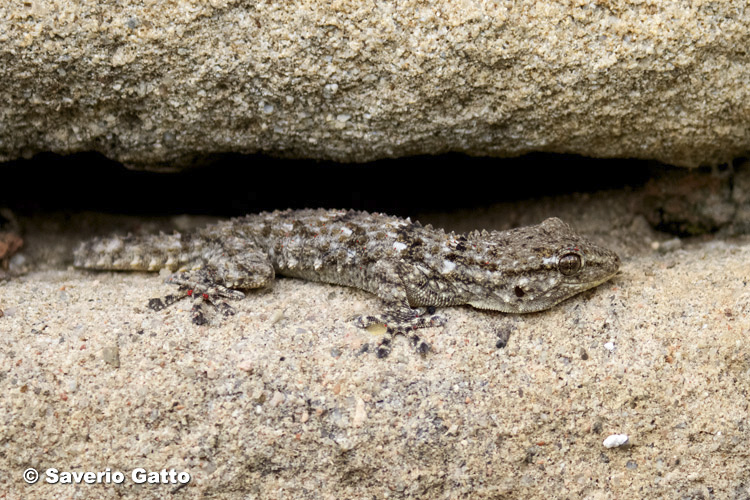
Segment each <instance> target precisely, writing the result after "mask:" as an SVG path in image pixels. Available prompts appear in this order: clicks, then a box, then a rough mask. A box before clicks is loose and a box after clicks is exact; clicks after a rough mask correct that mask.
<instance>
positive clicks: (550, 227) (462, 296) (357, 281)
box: [74, 209, 620, 357]
mask: <svg viewBox="0 0 750 500" xmlns="http://www.w3.org/2000/svg"><path fill="white" fill-rule="evenodd" d="M619 264H620V259H619V257H618V256H617V254H616V253H615V252H613V251H611V250H608V249H606V248H603V247H601V246H598V245H596V244H594V243H592V242H590V241H589V240H587V239H585V238H584V237H582V236H580V235H578V234H577V233H575V232H574V231H573V230H572V229H571V228H570V226H568V225H567V224H565V223H564V222H562V221H561V220H560V219H558V218H549V219H546V220H545V221H543V222H542V223H540V224H538V225H534V226H527V227H520V228H516V229H511V230H508V231H486V230H483V231H473V232H471V233H468V234H455V233H452V232H451V233H447V232H445V231H444V230H442V229H435V228H433V227H432V226H430V225H427V226H423V225H422V224H420V223H419V222H412V221H411V220H410V219H408V218H407V219H402V218H399V217H394V216H389V215H386V214H381V213H368V212H362V211H354V210H328V209H304V210H291V209H289V210H283V211H278V210H277V211H274V212H264V213H260V214H252V215H247V216H244V217H239V218H234V219H230V220H227V221H221V222H218V223H216V224H211V225H208V226H206V227H204V228H200V229H197V230H194V231H192V232H185V233H174V234H159V235H143V236H132V235H128V236H111V237H104V238H102V237H99V238H95V239H92V240H90V241H87V242H84V243H82V244H81V245H80V246H79V247H78V249H77V250H76V251H75V253H74V265H75V267H78V268H84V269H92V270H120V271H151V272H155V271H160V270H162V269H167V270H169V271H170V272H172V273H173V274H172V275H171V276H170V277H169V278H168V279H167V282H169V283H171V284H174V285H177V286H178V287H179V289H180V291H181V293H179V294H176V295H174V294H170V295H167V296H166V297H163V298H153V299H151V300H150V301H149V303H148V306H149V308H150V309H152V310H156V311H158V310H161V309H164V308H165V307H167V306H169V305H171V304H173V303H174V302H176V301H178V300H181V299H183V298H186V297H189V296H192V297H194V298H196V299H197V300H196V304H195V305H194V306H193V309H192V321H193V322H194V323H196V324H199V325H202V324H206V323H207V322H208V320H207V312H208V311H207V310H206V304H208V305H209V306H213V308H214V309H217V310H219V311H221V312H223V313H224V314H225V315H231V314H233V313H234V309H233V308H232V307H231V306H230V305H229V304H228V303H227V302H226V301H225V300H224V299H234V300H238V299H242V298H244V297H245V292H246V291H248V290H251V289H255V288H262V287H266V286H269V285H271V283H272V282H273V280H274V277H275V276H276V275H281V276H288V277H293V278H302V279H306V280H312V281H319V282H325V283H332V284H336V285H345V286H350V287H355V288H359V289H362V290H365V291H367V292H370V293H372V294H375V295H377V296H378V297H380V299H381V300H382V301H383V303H384V307H383V311H382V312H381V313H379V314H374V315H361V316H357V317H355V318H353V320H354V321H355V324H356V325H357V326H358V327H360V328H366V329H370V328H371V327H372V326H374V325H381V328H382V326H385V329H386V334H385V335H383V339H382V340H381V341H380V344H379V345H378V347H377V349H376V354H377V356H378V357H385V356H387V355H388V353H389V352H390V348H391V341H392V338H393V335H395V334H398V333H402V334H406V335H407V336H409V338H410V339H411V343H412V345H413V346H414V347H415V348H416V350H417V352H419V353H421V354H425V353H427V352H428V351H429V349H430V347H429V345H428V344H427V343H425V342H424V341H421V340H420V339H419V336H418V335H417V334H416V332H415V331H416V330H419V329H421V328H427V327H430V326H442V325H443V324H444V323H445V319H444V318H443V317H442V316H438V315H435V314H434V312H435V308H436V307H444V306H459V305H470V306H473V307H475V308H477V309H487V310H493V311H501V312H504V313H530V312H536V311H542V310H545V309H548V308H550V307H552V306H554V305H556V304H558V303H559V302H561V301H563V300H565V299H568V298H570V297H572V296H574V295H576V294H578V293H580V292H582V291H584V290H587V289H589V288H592V287H595V286H597V285H599V284H601V283H603V282H605V281H607V280H609V279H610V278H612V277H613V276H614V275H615V274H616V273H617V272H618V269H619Z"/></svg>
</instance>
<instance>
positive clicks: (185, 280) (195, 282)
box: [148, 269, 245, 325]
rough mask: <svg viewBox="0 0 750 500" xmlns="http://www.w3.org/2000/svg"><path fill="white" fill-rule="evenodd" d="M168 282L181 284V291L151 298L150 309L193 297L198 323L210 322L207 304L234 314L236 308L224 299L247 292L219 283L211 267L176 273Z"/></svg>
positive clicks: (243, 295) (237, 298)
mask: <svg viewBox="0 0 750 500" xmlns="http://www.w3.org/2000/svg"><path fill="white" fill-rule="evenodd" d="M166 282H167V283H170V284H173V285H177V286H179V290H180V293H179V294H169V295H167V296H165V297H163V298H161V299H159V298H154V299H150V300H149V302H148V307H149V309H152V310H154V311H160V310H162V309H165V308H166V307H169V306H171V305H172V304H174V303H176V302H178V301H180V300H182V299H186V298H188V297H193V298H194V299H195V300H196V303H195V304H194V305H193V307H192V309H191V314H192V321H193V323H195V324H196V325H205V324H207V323H208V322H209V321H208V319H207V317H208V312H207V310H206V304H209V305H211V306H213V307H214V308H215V309H216V310H217V311H219V312H221V313H222V314H223V315H224V316H232V315H234V313H235V310H234V308H233V307H232V306H230V305H229V304H228V303H227V302H226V301H224V300H222V299H232V300H240V299H243V298H244V297H245V294H244V293H242V292H240V291H239V290H233V289H231V288H228V287H226V286H224V285H222V284H220V283H218V282H217V280H216V278H215V273H214V272H212V271H211V270H210V269H200V270H198V271H194V272H183V273H176V274H173V275H172V276H170V277H169V278H167V280H166Z"/></svg>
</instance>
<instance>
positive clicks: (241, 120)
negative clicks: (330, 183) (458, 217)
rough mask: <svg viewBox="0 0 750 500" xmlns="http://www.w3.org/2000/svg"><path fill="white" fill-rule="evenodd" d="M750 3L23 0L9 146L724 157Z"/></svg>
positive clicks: (1, 19) (160, 152) (748, 40)
mask: <svg viewBox="0 0 750 500" xmlns="http://www.w3.org/2000/svg"><path fill="white" fill-rule="evenodd" d="M745 7H746V5H745V3H744V2H741V1H739V0H734V1H726V2H678V1H674V0H670V1H656V0H653V1H651V0H649V1H646V2H627V1H612V2H588V3H587V2H578V1H559V2H548V3H543V2H536V1H522V2H510V1H500V2H485V1H476V2H469V1H456V0H454V1H445V0H443V1H435V2H422V1H416V0H406V1H399V2H395V1H390V2H389V1H380V2H373V1H359V0H356V1H353V0H352V1H350V0H342V1H335V2H310V1H302V2H249V1H229V0H212V1H209V2H204V1H197V0H183V1H173V2H157V1H152V0H147V1H134V0H125V1H117V2H115V1H94V0H81V1H75V2H73V1H64V0H48V1H38V0H33V1H27V0H8V1H5V2H3V3H2V5H0V81H2V85H1V86H0V99H2V101H1V102H2V103H3V104H2V107H0V160H8V159H13V158H17V157H19V156H28V155H31V154H33V153H35V152H39V151H54V152H59V153H68V152H74V151H82V150H96V151H101V152H103V153H104V154H106V155H108V156H110V157H112V158H115V159H118V160H120V161H123V162H126V163H128V164H130V165H138V166H141V167H149V168H159V167H160V166H161V167H163V166H165V165H172V166H174V165H176V164H179V163H180V162H182V163H185V164H187V163H189V162H190V161H192V160H193V159H195V157H196V156H200V155H203V154H209V153H217V152H228V151H232V152H244V153H253V152H267V153H270V154H274V155H280V156H290V157H311V158H328V159H335V160H342V161H366V160H372V159H376V158H383V157H395V156H405V155H413V154H419V153H440V152H444V151H463V152H467V153H470V154H475V155H479V154H481V155H498V156H511V155H518V154H521V153H524V152H528V151H549V152H566V153H581V154H584V155H589V156H601V157H616V156H624V157H636V158H649V159H657V160H661V161H664V162H667V163H671V164H676V165H686V166H695V165H699V164H704V163H708V164H716V163H720V162H724V161H727V160H730V159H731V158H733V157H735V156H737V155H740V154H742V153H743V152H746V151H747V150H748V149H750V128H749V127H748V119H747V117H748V116H750V96H749V95H748V85H747V82H748V81H749V80H750V52H748V51H747V50H746V48H747V47H748V46H750V11H748V10H747V9H746V8H745Z"/></svg>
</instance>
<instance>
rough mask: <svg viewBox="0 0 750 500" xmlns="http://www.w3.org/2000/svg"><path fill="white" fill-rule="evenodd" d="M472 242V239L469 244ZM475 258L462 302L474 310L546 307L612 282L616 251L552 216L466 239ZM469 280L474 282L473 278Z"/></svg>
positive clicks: (617, 261)
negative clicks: (467, 296)
mask: <svg viewBox="0 0 750 500" xmlns="http://www.w3.org/2000/svg"><path fill="white" fill-rule="evenodd" d="M471 240H475V241H471ZM468 243H470V244H474V247H475V248H476V250H477V257H478V258H476V259H473V260H474V261H475V262H474V265H473V266H472V269H471V271H470V273H471V274H472V275H474V277H475V278H476V282H475V283H473V284H470V285H468V287H467V288H468V289H469V290H470V291H472V292H473V293H469V299H468V300H467V302H468V303H469V304H471V305H472V306H474V307H477V308H480V309H492V310H497V311H502V312H508V313H528V312H535V311H542V310H544V309H548V308H550V307H552V306H554V305H555V304H557V303H559V302H561V301H563V300H565V299H567V298H570V297H572V296H573V295H576V294H578V293H580V292H582V291H584V290H587V289H589V288H592V287H595V286H597V285H599V284H601V283H603V282H605V281H607V280H609V279H610V278H612V277H613V276H614V275H615V274H616V273H617V271H618V269H619V267H620V259H619V257H618V256H617V254H616V253H614V252H612V251H611V250H608V249H606V248H603V247H601V246H598V245H596V244H594V243H591V242H590V241H588V240H587V239H585V238H583V237H582V236H580V235H578V234H577V233H575V232H574V231H573V230H572V229H571V228H570V226H568V225H567V224H565V223H564V222H563V221H561V220H560V219H557V218H551V219H547V220H545V221H544V222H542V223H541V224H538V225H536V226H529V227H523V228H519V229H514V230H511V231H503V232H492V233H484V234H481V235H479V234H477V233H474V234H472V235H470V240H469V242H468ZM473 281H474V280H473Z"/></svg>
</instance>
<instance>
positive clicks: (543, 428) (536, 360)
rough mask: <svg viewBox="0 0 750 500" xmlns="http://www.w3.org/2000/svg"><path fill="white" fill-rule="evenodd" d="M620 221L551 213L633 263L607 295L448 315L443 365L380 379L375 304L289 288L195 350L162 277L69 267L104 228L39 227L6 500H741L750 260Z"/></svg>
mask: <svg viewBox="0 0 750 500" xmlns="http://www.w3.org/2000/svg"><path fill="white" fill-rule="evenodd" d="M549 203H551V202H549ZM549 203H548V204H549ZM539 207H541V208H539ZM625 208H626V207H625V204H623V203H621V200H618V199H617V197H616V196H602V197H596V198H594V199H588V201H587V200H581V199H580V198H577V199H570V200H569V201H565V200H562V201H558V202H556V204H555V208H554V209H555V211H556V212H557V214H558V215H560V216H561V217H562V218H564V219H566V220H567V221H568V222H569V223H571V224H572V225H573V226H575V227H579V228H580V229H581V230H583V231H585V232H587V233H589V234H591V235H592V236H593V237H595V238H597V239H600V240H601V241H603V242H605V243H606V244H607V245H609V246H611V247H613V248H615V249H617V250H618V251H619V252H620V254H621V256H622V257H623V265H622V272H621V273H620V274H619V275H618V276H617V277H616V278H615V279H613V280H612V281H610V282H608V283H606V284H604V285H602V286H600V287H598V288H596V289H594V290H591V291H588V292H585V293H584V294H582V295H580V296H578V297H575V298H573V299H571V300H568V301H566V302H564V303H562V304H560V305H559V306H558V307H556V308H554V309H552V310H549V311H546V312H542V313H536V314H531V315H524V316H514V315H503V314H500V313H491V312H481V311H477V310H474V309H472V308H469V307H454V308H445V309H442V310H441V313H442V314H443V315H444V316H445V317H447V318H448V322H447V324H446V325H445V326H442V327H439V328H432V329H427V330H424V331H423V332H422V337H423V338H424V339H425V340H427V341H428V342H430V343H431V344H432V346H433V352H432V353H430V354H429V355H427V356H426V357H424V358H423V357H420V356H418V355H416V354H414V353H413V352H412V348H411V346H410V345H409V344H408V342H407V340H406V339H405V338H402V337H399V338H398V340H397V341H396V342H395V347H394V349H393V352H392V354H391V356H390V357H388V358H386V359H378V358H376V357H375V355H374V354H373V353H372V350H370V352H366V353H363V352H362V347H363V346H364V345H365V344H369V345H374V343H375V342H376V341H377V336H375V335H373V334H371V333H368V332H366V331H362V330H359V329H357V328H356V327H355V326H354V325H353V324H352V323H351V321H349V320H348V318H350V317H351V316H353V315H355V314H358V313H360V314H361V313H362V312H363V311H377V310H378V307H379V301H378V299H377V298H375V297H374V296H371V295H368V294H367V293H364V292H361V291H358V290H354V289H350V288H345V287H339V286H332V285H325V284H317V283H310V282H304V281H300V280H294V279H278V281H277V282H276V283H275V285H274V286H273V287H272V288H270V289H267V290H262V291H257V292H251V293H249V294H248V296H247V298H246V299H244V300H243V301H240V302H237V303H235V306H236V308H237V311H238V312H237V314H236V315H235V316H233V317H230V318H226V319H222V320H221V321H220V322H219V323H217V324H211V325H208V326H196V325H193V324H192V323H191V322H190V313H189V308H190V304H189V303H188V302H187V301H183V302H181V303H178V304H176V305H174V306H172V307H171V308H168V309H166V310H164V311H160V312H153V311H151V310H149V309H147V307H146V303H147V301H148V299H149V298H151V297H159V296H162V295H164V294H166V293H169V292H170V291H173V290H172V288H171V287H170V286H168V285H166V284H164V283H162V279H160V278H159V277H158V276H156V275H149V274H137V273H136V274H129V273H108V272H103V273H94V272H86V271H80V270H76V269H73V268H71V267H69V266H70V263H71V262H72V258H71V255H70V250H71V248H72V247H73V245H74V244H75V242H76V241H78V240H80V239H81V238H83V237H85V236H86V235H87V234H90V230H88V231H87V230H84V229H82V228H83V226H84V225H86V224H88V222H89V221H90V220H91V219H92V217H91V216H74V217H67V216H59V217H55V216H53V217H48V218H46V219H44V220H39V219H33V220H26V221H25V226H26V233H25V242H26V247H25V249H24V251H23V252H22V254H21V255H22V259H24V262H23V263H19V260H18V258H16V261H15V265H21V264H23V265H26V266H28V268H29V272H28V273H27V274H26V275H24V276H20V277H17V278H14V279H12V280H10V281H7V282H4V283H1V284H0V309H2V311H3V316H2V317H0V392H1V393H2V394H3V397H2V398H0V442H1V443H2V446H1V447H0V450H2V453H0V497H2V498H10V499H16V498H24V499H37V498H39V499H41V498H45V499H46V498H53V497H55V498H113V499H114V498H164V497H167V496H170V493H174V495H172V496H173V497H174V498H227V499H230V498H258V499H265V498H269V499H270V498H274V499H275V498H310V499H313V498H315V499H317V498H327V499H334V498H524V499H527V498H528V499H544V498H590V499H599V498H602V499H604V498H745V497H747V496H748V494H750V491H749V490H748V488H750V470H749V469H748V453H747V452H746V451H744V450H745V447H746V445H747V443H748V442H750V428H749V427H748V424H747V421H748V416H749V415H748V403H747V394H748V393H750V376H749V375H750V349H748V347H747V343H746V341H745V338H746V336H747V335H748V333H750V317H749V315H750V286H748V279H749V278H748V277H749V276H750V242H748V241H742V240H716V239H706V238H704V239H701V240H689V241H679V240H674V239H672V240H669V239H668V238H667V237H665V236H663V235H659V234H656V233H653V232H652V231H651V230H650V229H649V228H648V226H647V225H646V224H645V222H644V221H643V220H642V218H640V217H632V216H628V215H627V210H626V209H625ZM551 209H552V208H551V207H549V206H546V205H545V203H544V202H543V203H541V204H540V205H537V209H536V212H535V213H534V212H531V211H529V210H521V209H519V208H518V206H517V205H516V206H515V208H514V209H511V208H508V207H505V208H502V207H499V208H495V209H493V210H488V211H486V212H482V213H475V214H474V218H473V221H472V223H473V225H475V226H477V227H493V226H496V225H501V224H495V223H494V222H493V221H495V220H498V219H513V218H514V217H515V216H514V215H513V210H517V211H518V210H520V213H522V214H523V217H530V218H533V217H539V218H542V217H543V216H545V215H546V213H545V212H546V211H547V210H551ZM605 210H608V211H609V215H610V217H609V218H607V217H604V216H603V214H604V213H605ZM596 214H598V215H596ZM516 218H517V217H516ZM100 219H101V218H98V219H97V220H100ZM441 220H443V221H445V225H446V226H449V227H451V226H454V227H460V226H462V225H465V224H467V221H466V218H465V217H462V216H461V215H460V214H458V215H456V214H453V215H444V216H440V215H437V214H425V220H424V222H439V221H441ZM602 220H607V221H608V222H607V223H604V222H602ZM107 221H108V222H107V224H108V225H109V226H113V227H120V228H121V229H122V230H129V229H132V228H133V227H134V226H136V225H137V224H141V223H140V222H139V221H138V219H137V218H132V217H131V218H114V219H113V218H109V219H107ZM169 222H170V221H166V222H164V221H162V222H161V223H160V224H164V225H169ZM178 222H180V223H181V224H183V225H184V224H185V223H186V222H185V219H179V221H178ZM188 223H189V222H188ZM143 225H145V230H151V229H153V228H155V227H157V226H159V225H158V224H155V225H153V226H152V225H151V223H143V224H141V226H143ZM109 226H108V227H109ZM100 227H101V226H100ZM612 434H627V435H628V437H629V442H628V444H627V445H626V446H622V447H616V448H605V447H604V446H603V441H604V440H605V438H607V437H608V436H610V435H612ZM28 468H35V469H37V470H38V471H40V472H41V475H42V477H41V480H40V481H39V482H38V483H36V484H34V485H28V484H26V483H25V482H24V481H23V479H22V475H23V473H24V471H25V470H26V469H28ZM53 468H54V469H57V470H58V471H59V472H62V471H66V472H78V473H80V472H84V471H89V472H101V473H102V474H103V476H102V477H103V480H104V481H106V475H104V474H106V472H107V471H109V473H110V477H112V474H114V473H115V472H116V471H117V472H120V473H122V474H123V482H122V484H114V483H112V482H110V483H109V484H107V483H106V482H105V484H77V485H75V484H72V485H71V484H67V485H63V484H50V483H48V482H47V480H48V479H49V478H51V477H54V474H53V473H51V472H47V471H49V470H50V469H53ZM138 468H143V469H145V470H147V471H155V472H160V471H162V470H166V471H171V470H174V471H175V474H176V473H178V472H186V473H188V474H189V475H190V477H191V480H190V482H189V484H187V485H186V486H182V485H181V484H179V482H171V483H170V482H169V481H170V477H169V476H168V474H167V475H165V476H164V479H166V481H167V483H168V484H144V485H139V484H136V483H135V482H134V480H133V477H132V474H133V471H134V470H137V469H138ZM136 473H137V472H136ZM58 477H60V476H59V475H58ZM147 477H148V476H147ZM152 478H153V479H154V480H157V479H158V480H161V479H162V478H161V477H159V475H158V474H157V475H155V476H153V477H152ZM174 480H175V481H176V476H175V479H174ZM110 481H111V480H110Z"/></svg>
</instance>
